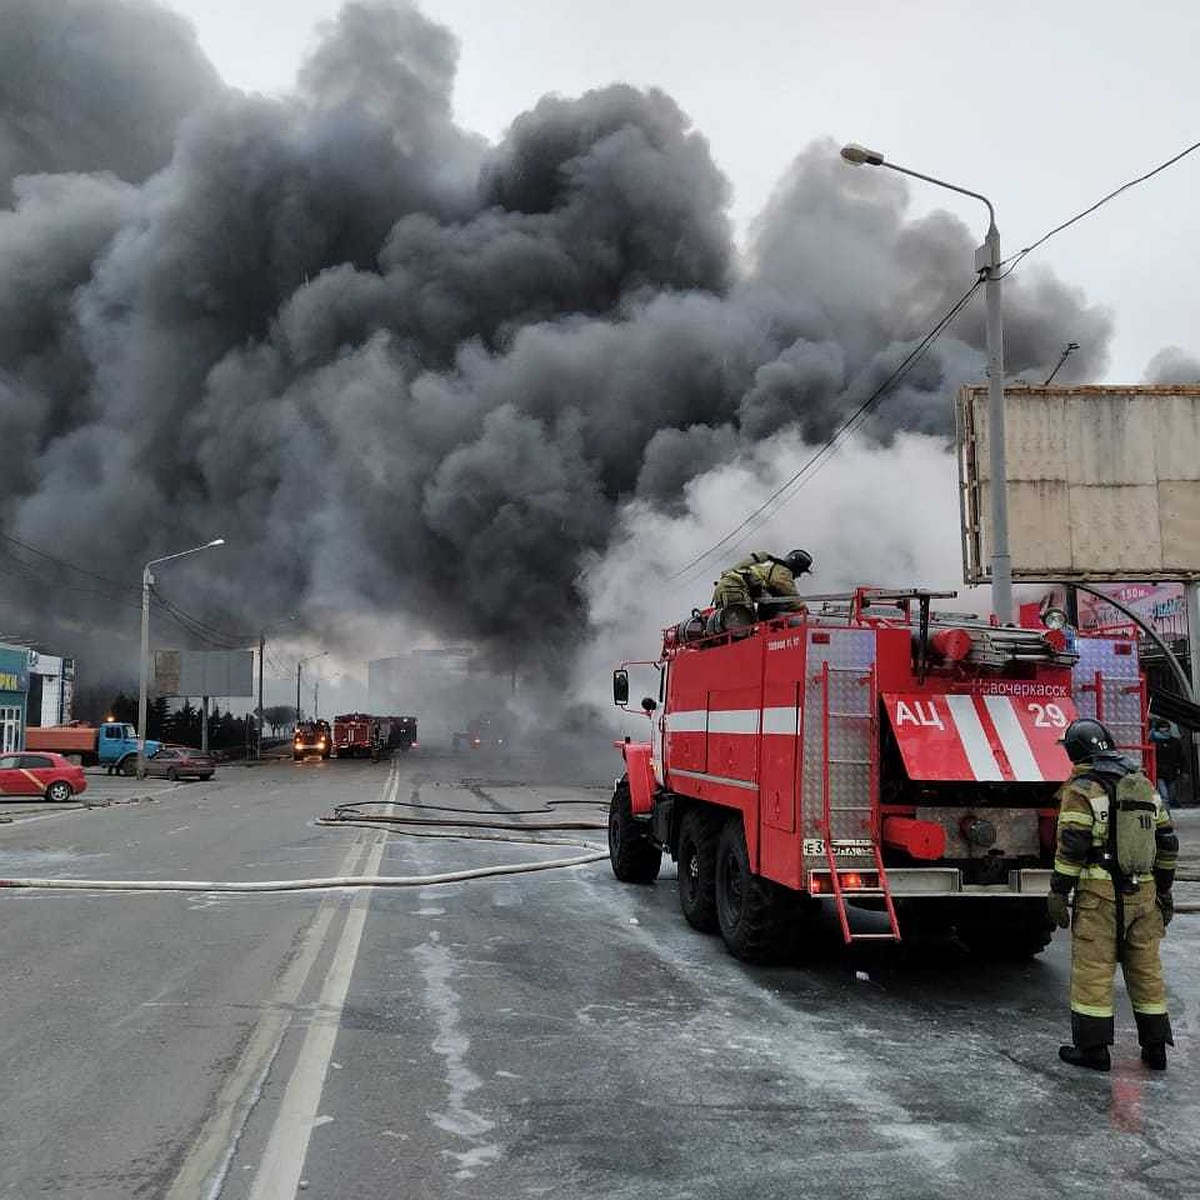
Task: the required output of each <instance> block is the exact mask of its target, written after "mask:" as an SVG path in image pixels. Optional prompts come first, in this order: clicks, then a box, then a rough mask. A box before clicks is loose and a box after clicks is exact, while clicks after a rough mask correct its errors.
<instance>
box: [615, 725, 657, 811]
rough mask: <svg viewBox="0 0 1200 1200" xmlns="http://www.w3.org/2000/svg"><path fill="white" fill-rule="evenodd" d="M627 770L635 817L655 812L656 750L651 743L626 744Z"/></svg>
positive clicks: (630, 797) (630, 801)
mask: <svg viewBox="0 0 1200 1200" xmlns="http://www.w3.org/2000/svg"><path fill="white" fill-rule="evenodd" d="M621 751H622V753H623V754H624V755H625V770H626V773H627V774H628V776H629V807H630V811H631V812H632V813H633V815H634V816H635V817H636V816H646V815H648V814H649V813H652V812H653V811H654V790H655V787H656V786H657V784H656V782H655V779H654V763H653V753H654V748H653V747H652V746H651V745H650V743H649V742H624V743H622V745H621Z"/></svg>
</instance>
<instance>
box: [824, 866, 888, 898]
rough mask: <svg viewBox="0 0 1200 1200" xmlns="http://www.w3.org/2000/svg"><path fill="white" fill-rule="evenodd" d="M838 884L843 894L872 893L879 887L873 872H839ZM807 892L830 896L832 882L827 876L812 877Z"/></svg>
mask: <svg viewBox="0 0 1200 1200" xmlns="http://www.w3.org/2000/svg"><path fill="white" fill-rule="evenodd" d="M838 883H839V884H840V885H841V890H842V891H843V892H863V891H874V890H875V889H876V888H878V887H879V876H878V874H876V872H874V871H839V872H838ZM808 890H809V891H810V892H813V893H814V894H821V895H832V893H833V880H832V879H831V878H830V877H829V876H828V875H814V876H813V877H812V878H811V880H810V881H809V885H808Z"/></svg>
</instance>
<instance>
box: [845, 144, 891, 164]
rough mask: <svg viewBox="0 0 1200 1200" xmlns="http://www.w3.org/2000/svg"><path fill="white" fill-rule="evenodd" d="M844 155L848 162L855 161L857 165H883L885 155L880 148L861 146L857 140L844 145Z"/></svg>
mask: <svg viewBox="0 0 1200 1200" xmlns="http://www.w3.org/2000/svg"><path fill="white" fill-rule="evenodd" d="M842 157H843V158H844V159H845V160H846V161H847V162H848V163H853V164H854V165H855V166H856V167H862V166H867V167H882V166H883V155H882V154H880V153H879V151H878V150H868V149H867V148H866V146H860V145H859V144H858V143H857V142H851V143H850V144H849V145H848V146H843V147H842Z"/></svg>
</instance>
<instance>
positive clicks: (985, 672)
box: [609, 588, 1152, 960]
mask: <svg viewBox="0 0 1200 1200" xmlns="http://www.w3.org/2000/svg"><path fill="white" fill-rule="evenodd" d="M953 595H954V593H932V592H925V591H899V592H898V591H887V590H882V589H872V588H860V589H858V590H857V591H855V592H853V593H850V594H848V595H845V596H836V597H833V596H827V597H815V598H811V599H810V600H809V601H808V604H809V606H810V607H809V608H808V609H807V610H804V611H799V612H789V613H785V614H782V615H778V616H775V617H772V618H770V619H766V620H760V621H758V622H757V623H751V624H748V625H746V626H745V627H743V628H740V629H736V630H732V631H729V632H716V630H717V629H719V622H718V621H714V620H713V619H712V617H711V614H704V613H694V614H693V617H692V619H691V620H689V621H685V622H682V623H681V624H680V625H678V626H676V627H674V628H671V629H668V630H666V631H665V633H664V638H663V646H662V653H661V655H660V657H659V658H658V659H657V660H655V662H654V663H653V664H633V663H626V664H625V665H624V667H622V668H621V669H619V670H618V671H616V672H615V673H614V680H613V690H614V700H615V701H616V702H617V703H618V704H620V705H622V706H624V705H626V704H627V702H628V698H629V673H628V668H629V667H630V666H635V665H640V666H643V667H645V666H648V665H653V666H654V667H657V669H658V671H659V676H660V686H659V694H658V697H657V700H656V699H655V698H654V697H647V698H646V699H645V700H644V701H643V702H642V707H643V709H644V710H645V711H646V713H647V714H648V715H650V716H651V722H650V724H651V729H652V734H651V738H650V739H649V740H647V741H644V742H641V741H634V740H630V739H627V740H626V741H624V742H619V743H617V745H618V746H619V747H620V749H621V751H622V754H623V756H624V760H625V773H624V775H623V776H622V777H621V778H620V779H619V780H618V782H617V784H616V787H615V790H614V793H613V798H612V804H611V807H610V816H609V849H610V851H611V856H612V867H613V871H614V873H615V874H616V876H617V878H618V879H620V880H622V881H624V882H628V883H650V882H653V880H654V879H656V878H657V876H658V871H659V866H660V863H661V858H662V854H663V851H664V850H665V851H667V852H669V853H670V854H671V855H672V857H673V858H674V859H675V860H676V862H677V863H678V865H679V900H680V906H681V908H682V910H683V914H684V916H685V918H686V919H687V920H688V921H689V922H690V923H691V924H692V925H693V926H695V927H696V928H697V929H701V930H704V931H707V932H716V931H718V930H719V931H720V933H721V934H722V936H723V938H724V940H725V942H726V945H727V946H728V947H729V949H730V950H731V951H732V952H733V953H734V954H735V955H737V956H738V957H740V958H745V959H750V960H755V959H761V958H765V957H769V956H770V955H771V954H772V953H774V952H775V950H776V949H777V948H778V947H779V945H780V943H781V941H782V940H783V938H784V937H785V935H789V934H790V935H792V936H795V935H797V934H799V935H800V936H802V930H803V928H804V924H805V920H806V918H807V917H809V916H811V915H812V913H813V911H814V909H815V908H816V907H817V901H818V900H819V899H820V898H822V897H828V898H831V900H832V902H833V904H834V908H835V910H836V913H837V916H838V919H839V922H840V926H841V930H842V936H843V938H844V939H845V941H847V942H850V941H856V940H859V939H863V938H879V939H892V940H898V939H899V938H900V936H901V927H902V925H903V927H904V929H905V930H908V931H910V932H915V931H920V932H922V933H924V932H935V931H937V932H940V931H949V930H951V929H953V930H954V932H955V933H956V934H957V936H958V938H959V940H960V941H961V942H963V943H964V944H965V945H967V946H969V947H970V948H971V949H973V950H975V951H977V952H979V953H983V954H990V955H993V956H997V957H1025V956H1028V955H1032V954H1036V953H1038V952H1039V951H1040V950H1042V949H1043V948H1044V947H1045V946H1046V944H1047V943H1048V942H1049V939H1050V932H1051V927H1050V925H1049V922H1048V920H1047V918H1046V910H1045V899H1044V897H1045V894H1046V892H1047V890H1048V885H1049V878H1050V872H1051V868H1052V864H1053V859H1054V835H1055V813H1056V807H1055V802H1054V794H1055V791H1056V789H1057V787H1058V785H1059V783H1060V782H1061V781H1062V780H1063V779H1065V778H1066V777H1067V775H1068V774H1069V772H1070V762H1069V761H1068V759H1067V757H1066V754H1065V753H1064V751H1063V749H1062V747H1061V746H1059V745H1058V739H1059V738H1060V737H1061V736H1062V732H1063V730H1064V729H1065V727H1066V726H1067V725H1068V724H1069V723H1070V722H1071V721H1072V720H1074V719H1075V717H1076V716H1077V715H1078V716H1090V717H1096V718H1097V719H1099V720H1101V721H1103V722H1104V723H1105V724H1106V725H1107V726H1108V727H1109V729H1111V730H1112V731H1113V734H1114V736H1115V737H1116V739H1117V741H1118V743H1119V745H1120V747H1121V749H1122V750H1123V751H1124V752H1125V753H1127V754H1130V755H1131V756H1133V757H1135V758H1138V759H1140V758H1141V756H1142V754H1143V751H1144V749H1145V747H1146V742H1147V725H1146V710H1147V704H1146V688H1145V683H1144V680H1143V678H1142V676H1141V673H1140V670H1139V666H1138V657H1137V645H1136V643H1135V642H1134V641H1133V640H1132V639H1131V638H1129V637H1096V638H1083V637H1080V638H1078V639H1076V638H1075V637H1074V635H1073V633H1072V631H1070V630H1069V629H1066V628H1063V626H1064V625H1065V618H1062V619H1061V620H1055V621H1054V622H1053V623H1054V624H1055V625H1056V626H1057V627H1056V628H1041V629H1026V628H1017V627H1013V626H1005V627H1000V626H998V625H996V624H992V623H988V622H985V621H981V620H979V619H978V618H975V617H968V616H963V615H961V614H960V615H955V614H953V613H940V612H934V611H931V604H932V602H933V601H937V600H945V599H950V598H952V597H953ZM660 705H661V708H662V711H661V713H658V714H657V716H655V714H656V713H657V710H658V709H659V707H660ZM1150 757H1152V756H1147V758H1150ZM1149 765H1150V764H1149V763H1148V766H1149ZM852 907H857V908H865V909H874V910H876V911H877V912H879V913H881V914H882V917H883V919H882V920H877V921H876V923H875V924H876V927H875V929H874V930H872V931H870V932H862V931H860V930H857V929H855V928H854V927H853V926H852V925H851V922H850V919H849V912H848V910H849V909H850V908H852ZM856 924H859V922H856Z"/></svg>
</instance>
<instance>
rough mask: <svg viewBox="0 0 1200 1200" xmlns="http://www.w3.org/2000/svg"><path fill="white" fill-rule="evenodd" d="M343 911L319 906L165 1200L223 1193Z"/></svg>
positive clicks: (353, 866)
mask: <svg viewBox="0 0 1200 1200" xmlns="http://www.w3.org/2000/svg"><path fill="white" fill-rule="evenodd" d="M365 849H366V847H365V845H364V844H362V843H355V844H354V845H353V846H351V847H350V849H349V850H348V851H347V852H346V857H345V858H344V859H343V860H342V866H341V868H340V869H341V870H342V871H343V872H347V873H356V872H357V868H358V866H359V863H360V861H361V858H362V855H363V852H364V850H365ZM340 907H341V898H340V897H339V896H337V895H331V896H329V897H328V898H326V900H325V901H324V902H323V903H322V904H321V907H320V908H319V909H318V910H317V914H316V916H315V917H314V918H313V921H312V924H311V925H309V927H308V930H307V931H306V932H305V935H304V941H303V943H302V946H301V949H300V953H299V954H297V955H296V957H295V958H293V959H292V961H291V962H290V963H289V964H288V967H287V970H286V971H285V972H284V973H283V976H282V978H281V979H280V981H279V985H278V986H277V987H276V989H275V992H274V994H273V995H272V996H271V998H270V1000H269V1001H267V1003H266V1005H265V1006H264V1007H265V1009H266V1011H265V1012H264V1013H263V1015H262V1016H261V1017H260V1018H259V1021H258V1024H257V1025H255V1027H254V1031H253V1032H252V1033H251V1035H250V1040H249V1041H248V1042H247V1043H246V1048H245V1049H244V1050H243V1051H242V1053H241V1056H240V1057H239V1059H238V1062H237V1065H236V1066H235V1067H234V1069H233V1072H232V1073H231V1074H230V1075H229V1077H228V1078H227V1079H226V1081H225V1083H224V1085H223V1086H222V1088H221V1090H220V1092H219V1093H218V1094H217V1098H216V1101H215V1102H214V1104H213V1107H212V1113H211V1115H210V1116H209V1117H208V1119H207V1120H206V1121H205V1123H204V1127H203V1128H202V1129H201V1131H200V1134H199V1136H198V1137H197V1138H196V1140H195V1142H193V1143H192V1148H191V1150H190V1151H188V1155H187V1158H185V1159H184V1161H183V1165H182V1166H181V1167H180V1168H179V1171H178V1173H177V1174H176V1176H175V1179H174V1181H173V1182H172V1184H171V1189H170V1191H168V1192H167V1194H166V1196H165V1198H164V1200H196V1197H198V1196H207V1197H210V1198H211V1197H214V1196H217V1195H218V1194H219V1193H220V1190H221V1185H222V1184H223V1182H224V1180H225V1173H226V1172H227V1171H228V1169H229V1163H230V1161H231V1160H232V1158H233V1154H234V1151H235V1150H236V1149H237V1144H238V1139H239V1138H240V1137H241V1135H242V1130H243V1129H244V1128H245V1125H246V1121H247V1119H248V1118H249V1116H250V1111H251V1109H253V1107H254V1105H255V1103H256V1102H257V1100H258V1097H259V1093H260V1092H261V1090H262V1084H263V1080H264V1079H265V1078H266V1075H267V1072H268V1071H269V1070H270V1068H271V1063H272V1062H274V1060H275V1055H276V1054H277V1053H278V1051H279V1046H280V1044H281V1043H282V1041H283V1035H284V1034H285V1033H286V1032H287V1030H288V1026H289V1025H290V1024H291V1022H292V1013H293V1012H294V1010H295V1006H296V1003H297V1001H298V1000H299V997H300V992H301V989H302V988H303V987H304V984H305V982H306V981H307V979H308V976H309V974H310V972H311V971H312V968H313V964H314V963H315V962H316V960H317V955H318V954H319V953H320V951H321V947H322V946H323V945H324V943H325V938H326V937H327V936H328V934H329V926H330V924H331V923H332V921H333V918H334V915H335V914H336V913H337V911H338V909H339V908H340Z"/></svg>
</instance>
